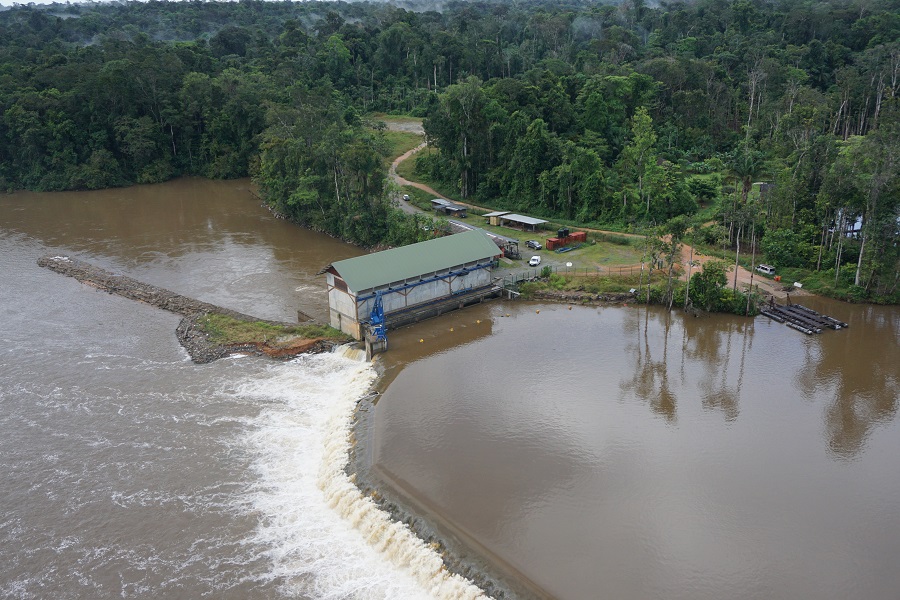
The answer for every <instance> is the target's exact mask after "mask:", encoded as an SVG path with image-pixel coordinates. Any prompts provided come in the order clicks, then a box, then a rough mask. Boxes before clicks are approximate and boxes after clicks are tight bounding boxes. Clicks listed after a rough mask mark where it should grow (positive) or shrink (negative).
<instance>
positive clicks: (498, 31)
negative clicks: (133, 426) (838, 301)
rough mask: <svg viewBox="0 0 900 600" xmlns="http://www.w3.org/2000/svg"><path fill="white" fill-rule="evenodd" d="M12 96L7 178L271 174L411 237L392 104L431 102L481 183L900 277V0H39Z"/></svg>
mask: <svg viewBox="0 0 900 600" xmlns="http://www.w3.org/2000/svg"><path fill="white" fill-rule="evenodd" d="M0 107H2V111H3V112H2V120H0V187H2V188H3V189H6V190H16V189H31V190H65V189H97V188H105V187H114V186H124V185H129V184H133V183H153V182H160V181H164V180H167V179H171V178H174V177H178V176H183V175H199V176H204V177H211V178H236V177H245V176H248V175H249V176H252V177H253V178H254V179H255V181H256V182H257V183H258V185H259V189H260V192H261V194H263V196H264V198H265V199H266V201H267V202H269V203H270V205H271V206H273V208H275V209H276V210H278V211H279V212H281V213H283V214H285V215H286V216H288V217H290V218H292V219H293V220H295V221H297V222H299V223H302V224H304V225H307V226H310V227H315V228H317V229H320V230H323V231H326V232H328V233H331V234H333V235H336V236H340V237H342V238H344V239H347V240H349V241H353V242H355V243H359V244H362V245H366V246H374V245H380V244H388V245H397V244H403V243H409V242H412V241H416V240H417V239H420V238H421V236H422V228H421V227H419V226H418V223H416V221H415V219H412V218H410V217H407V216H404V215H402V214H401V213H400V211H398V210H397V209H396V208H395V207H394V206H393V205H392V202H391V197H392V194H391V190H390V189H389V187H390V186H389V185H388V183H387V177H386V166H385V160H384V157H385V154H386V152H387V150H386V142H385V138H384V135H383V123H379V121H378V119H375V118H373V117H372V116H371V115H373V114H376V113H378V112H381V113H389V114H405V115H411V116H418V117H423V118H424V128H425V134H426V139H427V141H428V142H429V144H430V145H431V146H432V147H433V148H434V151H432V152H429V153H427V154H426V155H424V156H423V157H422V158H420V159H419V160H418V163H417V165H416V170H417V172H418V173H420V174H421V175H422V176H423V177H425V178H427V179H428V180H429V181H433V182H440V183H441V184H443V185H444V186H445V189H452V190H454V192H455V193H456V195H457V197H458V198H459V199H461V200H464V201H469V202H472V203H477V204H479V205H483V206H488V207H493V208H502V209H509V210H517V211H525V212H527V213H528V214H532V215H535V216H542V217H549V218H554V219H560V220H564V221H565V222H567V223H569V222H570V223H578V224H583V225H592V226H597V227H606V228H615V229H618V230H632V231H643V230H646V229H647V228H650V227H658V226H664V225H665V224H672V223H675V226H672V225H670V226H669V230H670V231H678V232H680V234H684V235H687V234H688V232H690V235H691V236H692V239H693V240H694V241H695V242H697V243H700V242H705V243H708V244H710V245H711V246H715V245H720V246H723V247H731V248H740V245H741V244H742V243H743V244H744V247H745V248H746V247H747V246H748V245H749V244H754V246H758V247H759V250H760V252H762V253H763V254H764V256H765V258H766V260H767V261H769V262H771V263H773V264H775V265H776V266H778V267H779V268H797V269H805V270H806V271H807V272H811V273H812V272H814V273H817V274H819V275H820V276H821V277H823V278H826V279H830V280H832V281H833V284H834V288H835V289H842V290H844V292H843V293H844V295H845V296H846V297H849V298H853V299H858V300H870V301H891V302H897V301H898V298H900V289H898V288H900V177H898V174H900V0H692V1H686V2H661V3H659V4H648V3H646V2H645V1H644V0H623V1H622V2H619V3H605V2H595V1H588V0H563V1H555V0H510V1H501V0H485V1H472V2H463V1H449V2H438V3H434V2H417V1H414V0H411V1H409V2H392V3H366V2H356V3H345V2H261V1H256V0H241V1H239V2H202V1H199V0H194V1H187V2H160V1H155V0H154V1H150V2H116V3H86V4H77V3H73V4H70V3H65V4H50V5H33V4H32V5H27V6H26V5H15V6H13V7H9V8H5V9H4V10H2V12H0Z"/></svg>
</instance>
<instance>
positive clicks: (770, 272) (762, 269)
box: [756, 265, 775, 275]
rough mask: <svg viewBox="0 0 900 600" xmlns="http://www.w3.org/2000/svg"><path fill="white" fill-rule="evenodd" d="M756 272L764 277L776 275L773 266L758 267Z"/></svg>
mask: <svg viewBox="0 0 900 600" xmlns="http://www.w3.org/2000/svg"><path fill="white" fill-rule="evenodd" d="M756 270H757V271H759V272H760V273H762V274H764V275H774V274H775V267H773V266H772V265H756Z"/></svg>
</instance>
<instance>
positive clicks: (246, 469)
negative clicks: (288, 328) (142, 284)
mask: <svg viewBox="0 0 900 600" xmlns="http://www.w3.org/2000/svg"><path fill="white" fill-rule="evenodd" d="M248 188H249V184H248V182H246V181H236V182H209V181H204V180H197V179H187V180H181V181H177V182H172V183H169V184H165V185H160V186H144V187H138V188H130V189H127V190H108V191H103V192H95V193H78V194H14V195H9V196H4V197H2V198H0V281H2V285H0V314H2V316H3V323H4V326H3V327H2V328H0V341H2V345H0V351H2V353H3V354H2V362H0V483H2V490H3V491H2V493H0V597H4V598H7V597H8V598H112V597H124V598H175V597H179V598H199V597H204V596H211V597H216V598H281V597H289V598H358V599H366V600H368V599H373V598H374V599H378V598H384V599H388V598H404V599H405V598H427V597H432V596H433V592H434V589H431V590H429V589H427V587H428V586H427V585H426V586H424V587H423V585H422V577H421V576H418V575H417V574H416V573H415V566H413V568H412V569H410V568H408V567H409V565H407V566H403V565H401V566H399V567H398V566H397V565H396V562H391V560H390V559H389V558H385V556H384V555H383V554H379V553H378V552H376V551H375V550H374V549H373V547H372V545H371V544H369V543H368V542H367V541H366V539H365V538H364V536H363V535H362V534H361V533H360V530H359V526H360V524H361V522H360V519H363V520H364V517H360V516H359V515H356V517H355V518H354V519H347V518H344V517H342V516H341V514H339V512H338V511H336V510H334V508H333V506H332V505H334V504H340V502H339V500H340V499H339V498H338V499H335V498H334V497H331V498H326V497H323V493H322V489H323V488H325V489H330V484H329V483H328V482H327V481H323V478H327V477H328V476H327V475H323V474H322V473H323V472H327V471H328V469H327V468H324V467H327V466H328V461H329V460H331V459H330V458H329V457H330V456H331V455H330V454H329V452H327V451H326V450H325V447H326V446H327V444H328V439H329V436H330V435H332V433H333V432H331V431H330V430H329V427H331V426H332V425H330V423H331V421H330V420H329V419H330V418H331V417H332V413H333V411H334V407H335V406H336V405H338V404H340V403H341V402H343V401H348V400H349V401H351V402H352V400H353V399H355V398H358V397H359V396H361V395H363V394H365V393H366V391H367V390H368V389H369V388H370V386H372V385H373V383H374V382H375V377H376V370H375V369H373V368H372V367H371V366H369V365H366V364H365V363H361V362H359V361H358V360H355V359H354V358H352V357H347V356H345V355H337V354H336V355H323V356H316V357H304V358H302V359H300V360H298V361H294V362H290V363H277V362H271V361H268V360H265V359H257V358H233V359H226V360H223V361H218V362H216V363H213V364H210V365H203V366H198V365H194V364H192V363H190V361H189V360H188V359H187V357H186V355H185V353H184V352H183V350H182V349H181V348H180V347H179V346H178V344H177V341H176V340H175V337H174V334H173V330H174V328H175V325H176V324H177V317H175V316H173V315H170V314H167V313H164V312H161V311H158V310H155V309H153V308H150V307H147V306H144V305H140V304H137V303H134V302H131V301H128V300H125V299H122V298H118V297H115V296H110V295H108V294H104V293H100V292H97V291H96V290H93V289H90V288H87V287H85V286H83V285H81V284H79V283H77V282H75V281H73V280H71V279H68V278H64V277H61V276H59V275H56V274H54V273H52V272H49V271H46V270H43V269H40V268H39V267H37V265H36V262H35V261H36V260H37V258H38V257H39V256H41V255H43V254H47V253H52V252H60V253H67V254H72V255H74V256H77V257H78V258H82V259H85V260H88V261H91V262H93V263H95V264H98V265H100V266H102V267H104V268H106V269H109V270H118V271H119V272H122V273H123V274H127V275H128V276H130V277H134V278H135V279H139V280H142V281H147V282H148V283H153V284H156V285H159V286H161V287H165V288H167V289H171V290H173V291H176V292H178V293H181V294H184V295H187V296H191V297H194V298H198V299H200V300H204V301H207V302H211V303H214V304H218V305H222V306H227V307H229V308H233V309H235V310H238V311H241V312H246V313H249V314H254V315H258V316H260V317H264V318H270V319H279V320H290V319H292V318H294V317H295V316H296V311H297V310H302V311H304V312H306V313H308V314H311V315H313V316H314V317H317V318H319V319H324V318H325V316H326V306H325V294H324V284H323V282H322V280H321V277H320V276H318V275H316V273H317V272H318V271H319V269H321V267H322V266H324V265H325V264H328V263H330V262H331V261H333V260H338V259H341V258H347V257H350V256H355V255H358V254H359V253H360V250H359V249H357V248H354V247H352V246H348V245H346V244H343V243H340V242H338V241H336V240H333V239H331V238H328V237H326V236H322V235H319V234H316V233H313V232H308V231H304V230H302V229H299V228H297V227H295V226H293V225H291V224H289V223H286V222H284V221H282V220H278V219H275V218H274V217H273V216H272V215H271V214H270V213H269V212H268V211H266V210H265V209H264V208H261V207H260V206H259V201H258V200H256V199H255V198H254V197H253V196H252V195H251V194H250V192H249V189H248ZM803 302H804V304H806V305H808V306H810V307H812V308H814V309H816V310H819V311H820V312H827V313H829V314H832V315H834V316H835V317H837V318H839V319H840V320H842V321H846V322H848V323H849V324H850V328H849V329H846V330H843V331H826V332H824V333H823V334H821V335H819V336H803V335H802V334H799V333H797V332H795V331H792V330H790V329H788V328H786V327H784V326H783V325H778V324H775V323H771V322H769V321H768V320H767V319H765V318H757V319H755V320H748V319H741V318H737V317H730V316H711V317H707V318H693V317H690V318H683V317H682V316H681V315H679V314H678V313H675V314H673V315H666V314H665V313H664V312H662V311H659V310H657V309H650V310H647V309H644V308H639V307H624V308H623V307H602V308H586V307H580V306H578V307H573V308H572V309H571V310H570V309H569V308H568V307H566V306H562V305H543V304H533V303H528V302H491V303H486V304H484V305H480V306H477V307H472V308H469V309H466V310H464V311H460V312H457V313H453V314H450V315H446V316H445V317H442V318H440V319H436V320H432V321H428V322H425V323H421V324H419V325H417V326H415V327H412V328H407V329H403V330H399V331H394V332H391V333H390V343H391V350H390V352H389V353H387V354H386V355H383V356H382V357H380V359H379V360H380V361H381V364H380V367H379V369H380V371H381V372H382V379H381V381H380V383H374V384H375V385H376V387H378V388H380V389H382V390H383V394H382V396H381V397H380V399H379V401H378V403H377V404H376V410H375V416H374V427H373V431H372V442H371V443H372V447H371V448H370V450H371V454H372V458H373V462H374V472H375V474H376V475H378V476H380V477H381V478H382V479H383V481H384V482H385V485H390V486H392V487H393V488H394V489H395V490H397V491H399V492H400V493H402V494H404V495H406V496H407V497H408V499H409V502H410V504H411V506H412V508H413V509H414V510H416V511H420V512H421V513H423V514H424V515H425V516H427V517H429V518H431V519H434V520H435V521H437V522H439V523H441V524H442V526H444V527H447V528H448V529H450V530H452V531H453V532H454V533H455V534H456V535H458V536H460V537H461V538H463V539H465V540H467V541H468V543H469V544H470V545H471V546H472V547H473V548H476V549H477V550H478V551H479V552H481V553H482V554H483V555H484V556H485V557H486V559H487V560H489V561H490V562H492V563H494V564H496V565H499V567H498V568H499V569H501V570H505V572H507V573H508V574H509V576H510V577H512V578H516V579H518V580H519V581H521V582H522V583H523V585H527V586H529V587H530V589H531V590H532V591H533V592H534V595H536V596H549V597H555V598H560V599H584V598H617V599H645V598H666V599H669V598H685V599H692V600H696V599H706V598H709V599H713V598H715V599H719V598H747V599H750V598H753V599H755V598H759V599H763V598H765V599H771V598H817V599H818V598H826V599H827V598H834V599H844V598H866V599H885V600H889V599H890V600H896V598H897V597H898V596H897V590H900V570H898V569H897V560H898V559H897V557H898V556H900V469H898V468H897V463H896V458H897V456H900V426H898V423H897V414H896V413H897V408H898V402H900V400H898V396H900V310H898V309H897V308H896V307H872V306H851V305H846V304H841V303H837V302H831V301H827V300H824V299H818V298H809V297H807V298H803ZM538 311H540V312H538ZM451 328H452V331H451ZM420 340H421V341H420ZM323 465H324V466H323ZM362 525H363V526H365V525H366V524H365V523H362ZM410 562H418V561H417V560H413V561H410ZM440 593H441V591H440V590H438V594H440ZM444 597H447V595H446V593H444Z"/></svg>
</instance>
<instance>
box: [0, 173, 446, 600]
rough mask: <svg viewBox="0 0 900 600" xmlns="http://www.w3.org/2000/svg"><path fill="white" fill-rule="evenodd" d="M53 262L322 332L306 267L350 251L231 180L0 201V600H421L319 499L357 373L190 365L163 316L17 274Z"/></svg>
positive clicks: (245, 361) (311, 270)
mask: <svg viewBox="0 0 900 600" xmlns="http://www.w3.org/2000/svg"><path fill="white" fill-rule="evenodd" d="M56 252H59V253H66V254H71V255H75V256H77V257H79V258H82V259H85V260H88V261H90V262H93V263H95V264H99V265H102V266H104V267H105V268H108V269H112V270H118V271H121V272H122V273H124V274H127V275H129V276H132V277H136V278H138V279H142V280H145V281H148V282H153V283H155V284H158V285H161V286H163V287H165V288H169V289H171V290H173V291H176V292H179V293H182V294H186V295H189V296H193V297H196V298H200V299H203V300H205V301H208V302H212V303H215V304H219V305H223V306H227V307H230V308H234V309H236V310H240V311H243V312H247V313H250V314H255V315H259V316H263V317H269V318H273V319H287V320H290V319H292V318H296V311H297V310H298V309H301V310H304V311H307V312H309V313H312V314H313V315H316V316H319V317H324V315H325V312H326V307H325V306H324V297H325V296H324V293H323V289H324V282H323V280H322V278H321V277H320V276H316V274H315V273H316V272H317V271H318V270H319V269H320V268H321V267H322V266H323V265H324V264H327V263H328V262H330V261H332V260H336V259H339V258H347V257H349V256H354V255H357V254H359V252H360V251H359V250H358V249H357V248H354V247H351V246H348V245H346V244H341V243H338V242H336V241H335V240H332V239H330V238H328V237H325V236H322V235H318V234H315V233H311V232H308V231H304V230H302V229H299V228H297V227H294V226H293V225H290V224H289V223H286V222H284V221H281V220H277V219H274V218H273V217H272V216H271V215H270V214H269V213H268V212H267V211H266V210H265V209H263V208H261V207H260V206H259V202H258V201H257V200H255V199H254V198H253V196H252V195H251V194H250V193H249V192H248V182H246V181H238V182H208V181H202V180H183V181H177V182H172V183H169V184H165V185H160V186H148V187H140V188H129V189H124V190H110V191H104V192H96V193H77V194H15V195H12V196H2V197H0V282H2V283H0V316H2V322H3V326H2V327H0V353H2V360H0V483H2V492H0V598H4V599H6V598H11V599H40V600H43V599H48V598H53V599H67V598H79V599H81V598H85V599H87V598H90V599H92V600H93V599H105V598H203V597H212V598H222V599H225V598H235V599H241V600H248V599H256V598H279V597H289V598H314V599H319V598H355V599H359V600H369V599H372V598H375V599H379V598H381V599H384V600H388V599H394V598H427V597H430V595H429V594H427V593H426V592H425V591H424V590H423V589H422V587H421V585H420V584H419V583H418V582H417V581H416V580H415V579H414V577H413V576H412V575H410V574H409V572H408V570H404V569H398V568H396V567H395V566H394V565H393V564H392V563H391V562H389V561H387V560H385V558H383V556H382V555H381V554H379V553H377V552H376V551H375V550H374V549H373V548H372V546H371V545H370V543H369V542H368V541H367V540H366V539H364V538H363V537H362V535H361V534H360V532H359V531H358V530H357V529H355V528H354V527H353V525H352V524H351V523H350V522H349V521H348V520H346V519H344V518H342V517H341V516H340V515H339V514H338V513H337V512H336V511H335V510H333V508H332V506H331V505H330V503H331V502H333V501H334V500H335V495H334V493H332V495H331V496H330V497H326V496H325V495H324V494H323V492H322V491H321V489H320V488H322V487H325V485H326V484H328V485H332V484H331V482H330V480H331V479H332V472H333V471H334V467H333V465H330V463H329V454H328V453H327V452H326V448H325V447H326V443H327V440H328V438H329V436H332V435H333V432H332V431H331V430H330V429H329V427H328V419H329V418H330V417H331V416H332V414H333V412H334V407H335V406H336V405H338V404H340V402H341V401H345V400H349V401H350V402H351V403H352V400H353V399H354V398H357V397H359V396H360V395H361V394H363V393H365V392H366V390H367V389H368V387H369V386H370V384H371V381H372V379H373V377H374V370H373V369H372V368H371V366H369V365H366V364H365V363H363V362H360V361H358V360H353V359H351V358H347V357H345V356H341V355H338V354H324V355H318V356H309V357H303V358H300V359H298V360H297V361H293V362H290V363H280V362H273V361H270V360H266V359H256V358H233V359H226V360H221V361H217V362H215V363H212V364H209V365H202V366H199V365H194V364H193V363H191V362H190V360H189V359H188V357H187V355H186V353H185V352H184V350H183V349H182V348H181V347H180V346H179V345H178V343H177V341H176V339H175V335H174V330H175V326H176V325H177V323H178V317H176V316H175V315H172V314H169V313H166V312H163V311H160V310H157V309H155V308H151V307H149V306H146V305H143V304H139V303H136V302H132V301H129V300H125V299H123V298H120V297H118V296H114V295H110V294H106V293H102V292H98V291H96V290H94V289H92V288H90V287H88V286H85V285H82V284H80V283H78V282H77V281H75V280H73V279H69V278H66V277H62V276H60V275H57V274H56V273H53V272H51V271H48V270H46V269H41V268H39V267H38V266H37V264H36V260H37V259H38V257H40V256H42V255H44V254H46V253H56ZM351 408H352V406H351ZM374 539H377V538H374Z"/></svg>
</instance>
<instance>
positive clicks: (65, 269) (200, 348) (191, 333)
mask: <svg viewBox="0 0 900 600" xmlns="http://www.w3.org/2000/svg"><path fill="white" fill-rule="evenodd" d="M37 264H38V266H41V267H44V268H46V269H50V270H51V271H55V272H57V273H59V274H61V275H65V276H67V277H72V278H74V279H76V280H78V281H80V282H81V283H83V284H85V285H89V286H91V287H93V288H96V289H98V290H102V291H104V292H107V293H109V294H116V295H118V296H122V297H123V298H128V299H129V300H136V301H138V302H143V303H144V304H149V305H151V306H155V307H156V308H161V309H162V310H166V311H168V312H171V313H175V314H177V315H181V316H182V319H181V322H179V323H178V327H176V328H175V336H176V337H177V338H178V342H179V343H180V344H181V346H182V347H183V348H184V349H185V350H186V351H187V353H188V355H189V356H190V357H191V360H192V361H194V362H195V363H197V364H206V363H210V362H213V361H215V360H218V359H220V358H224V357H226V356H228V355H230V354H236V353H241V354H251V355H256V356H262V355H265V356H270V357H272V358H285V359H286V358H291V357H293V356H296V355H298V354H316V353H320V352H330V351H331V350H333V349H334V348H335V347H336V346H338V345H339V344H340V342H337V341H333V340H327V339H312V340H301V341H299V342H298V343H297V344H293V345H290V346H286V347H272V346H267V345H264V344H259V343H246V344H225V345H223V344H215V343H213V342H211V341H210V340H209V338H208V336H207V335H206V333H204V332H203V331H202V329H201V328H200V326H199V322H198V321H199V319H200V318H202V317H204V316H206V315H209V314H220V315H225V316H227V317H231V318H233V319H238V320H241V321H251V322H262V323H267V324H269V325H275V326H284V327H292V326H294V325H296V323H286V322H283V321H270V320H267V319H258V318H256V317H253V316H250V315H246V314H244V313H240V312H237V311H234V310H231V309H228V308H223V307H221V306H216V305H215V304H210V303H208V302H201V301H200V300H195V299H194V298H189V297H187V296H182V295H181V294H176V293H175V292H172V291H170V290H167V289H164V288H161V287H157V286H155V285H150V284H148V283H143V282H141V281H137V280H136V279H132V278H130V277H126V276H124V275H119V274H116V273H111V272H109V271H107V270H105V269H102V268H100V267H97V266H95V265H92V264H90V263H87V262H85V261H82V260H78V259H76V258H72V257H70V256H65V255H46V256H42V257H41V258H39V259H38V261H37Z"/></svg>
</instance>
